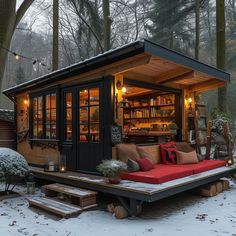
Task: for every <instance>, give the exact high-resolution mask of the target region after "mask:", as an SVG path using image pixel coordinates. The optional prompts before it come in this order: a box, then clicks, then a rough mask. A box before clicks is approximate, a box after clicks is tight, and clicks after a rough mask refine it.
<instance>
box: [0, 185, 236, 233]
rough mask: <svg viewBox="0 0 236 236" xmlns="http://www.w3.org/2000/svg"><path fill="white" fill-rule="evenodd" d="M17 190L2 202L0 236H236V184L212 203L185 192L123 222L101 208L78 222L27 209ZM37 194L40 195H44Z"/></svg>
mask: <svg viewBox="0 0 236 236" xmlns="http://www.w3.org/2000/svg"><path fill="white" fill-rule="evenodd" d="M0 187H3V186H0ZM16 191H18V192H20V193H21V194H23V196H21V197H17V198H14V199H8V200H3V201H1V202H0V235H1V236H2V235H3V236H22V235H30V236H120V235H127V236H141V235H147V236H149V235H150V236H189V235H191V236H199V235H203V236H217V235H219V236H222V235H226V236H227V235H228V236H235V235H236V198H235V196H236V185H235V184H234V183H231V189H230V190H228V191H225V192H223V193H221V194H219V195H217V196H215V197H211V198H203V197H200V196H195V195H191V194H190V193H183V194H179V195H176V196H173V197H170V198H167V199H164V200H161V201H157V202H155V203H151V204H144V207H143V213H142V215H141V216H140V217H136V218H127V219H123V220H117V219H116V218H115V217H114V216H113V215H112V214H111V213H108V212H106V211H103V210H102V209H101V210H94V211H88V212H83V213H82V214H81V215H79V216H78V217H76V218H71V219H60V218H57V217H55V216H53V215H50V214H48V213H46V212H45V211H41V210H38V209H36V208H28V203H27V201H26V197H27V195H26V188H25V187H24V186H20V187H19V186H17V188H16ZM35 195H36V196H40V195H41V193H40V191H39V190H38V191H37V192H36V194H35ZM113 200H114V199H111V201H113Z"/></svg>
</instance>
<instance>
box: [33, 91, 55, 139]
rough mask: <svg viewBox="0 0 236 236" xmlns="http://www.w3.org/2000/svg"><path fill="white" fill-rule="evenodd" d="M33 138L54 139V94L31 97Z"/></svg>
mask: <svg viewBox="0 0 236 236" xmlns="http://www.w3.org/2000/svg"><path fill="white" fill-rule="evenodd" d="M32 112H33V129H32V130H33V132H32V133H33V138H34V139H56V137H57V132H56V128H57V127H56V118H57V117H56V93H48V94H46V95H40V96H35V97H33V111H32Z"/></svg>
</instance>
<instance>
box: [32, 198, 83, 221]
mask: <svg viewBox="0 0 236 236" xmlns="http://www.w3.org/2000/svg"><path fill="white" fill-rule="evenodd" d="M27 200H28V202H29V205H30V206H32V205H33V206H37V207H39V208H42V209H44V210H46V211H49V212H52V213H55V214H57V215H60V216H62V217H64V218H70V217H75V216H77V215H78V214H79V213H80V212H81V211H82V209H81V207H79V206H72V205H69V204H67V203H62V202H60V201H57V200H54V199H50V198H46V197H33V198H28V199H27Z"/></svg>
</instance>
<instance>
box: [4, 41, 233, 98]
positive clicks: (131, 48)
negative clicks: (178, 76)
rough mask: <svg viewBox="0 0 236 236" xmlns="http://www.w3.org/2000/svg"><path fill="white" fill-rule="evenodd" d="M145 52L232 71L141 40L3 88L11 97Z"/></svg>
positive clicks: (202, 68) (207, 69)
mask: <svg viewBox="0 0 236 236" xmlns="http://www.w3.org/2000/svg"><path fill="white" fill-rule="evenodd" d="M143 52H146V53H149V54H151V55H154V56H158V57H160V58H163V59H165V60H168V61H171V62H174V63H176V64H179V65H183V66H186V67H189V68H192V69H193V70H196V71H199V72H202V73H205V74H208V75H211V76H213V77H215V78H217V79H219V80H222V81H225V82H229V81H230V74H228V73H226V72H224V71H222V70H219V69H217V68H215V67H212V66H209V65H206V64H204V63H202V62H199V61H197V60H195V59H192V58H190V57H188V56H185V55H183V54H181V53H179V52H176V51H173V50H171V49H168V48H166V47H163V46H161V45H158V44H156V43H153V42H151V41H148V40H139V41H135V42H132V43H129V44H126V45H124V46H122V47H119V48H116V49H112V50H109V51H107V52H105V53H103V54H99V55H97V56H95V57H92V58H89V59H86V60H84V61H81V62H79V63H75V64H72V65H70V66H68V67H65V68H63V69H60V70H57V71H54V72H51V73H49V74H47V75H44V76H41V77H39V78H36V79H32V80H30V81H27V82H25V83H23V84H20V85H17V86H15V87H12V88H9V89H6V90H4V91H3V93H4V94H5V95H7V96H8V97H12V96H13V95H14V94H17V93H19V92H23V91H26V90H28V89H34V88H35V87H37V86H43V85H46V84H49V83H54V82H58V81H60V80H62V79H65V78H67V77H69V76H75V75H79V74H82V73H85V72H87V71H91V70H94V69H96V68H99V67H102V66H106V65H109V64H112V63H114V62H117V61H120V60H123V59H125V58H128V57H132V56H134V55H137V54H140V53H143Z"/></svg>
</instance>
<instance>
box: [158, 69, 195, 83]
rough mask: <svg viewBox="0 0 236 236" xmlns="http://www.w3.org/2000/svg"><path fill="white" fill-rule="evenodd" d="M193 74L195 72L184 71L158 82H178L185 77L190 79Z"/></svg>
mask: <svg viewBox="0 0 236 236" xmlns="http://www.w3.org/2000/svg"><path fill="white" fill-rule="evenodd" d="M194 76H195V72H194V71H189V72H186V73H184V74H182V75H178V76H175V77H172V78H169V79H166V80H165V81H162V82H159V84H166V83H170V82H172V83H173V82H178V81H181V80H185V79H192V78H194Z"/></svg>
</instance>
